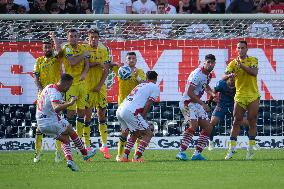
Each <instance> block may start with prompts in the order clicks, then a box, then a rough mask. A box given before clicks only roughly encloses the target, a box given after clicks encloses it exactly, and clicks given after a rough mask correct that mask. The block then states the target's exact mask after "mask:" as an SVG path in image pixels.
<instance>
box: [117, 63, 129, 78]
mask: <svg viewBox="0 0 284 189" xmlns="http://www.w3.org/2000/svg"><path fill="white" fill-rule="evenodd" d="M131 76H132V69H131V68H130V67H129V66H122V67H120V68H119V69H118V77H119V78H120V79H122V80H127V79H130V78H131Z"/></svg>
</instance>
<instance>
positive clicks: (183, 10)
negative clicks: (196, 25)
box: [176, 0, 196, 14]
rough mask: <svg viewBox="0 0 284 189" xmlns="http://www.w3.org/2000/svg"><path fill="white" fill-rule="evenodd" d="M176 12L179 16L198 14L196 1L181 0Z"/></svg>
mask: <svg viewBox="0 0 284 189" xmlns="http://www.w3.org/2000/svg"><path fill="white" fill-rule="evenodd" d="M176 10H177V11H178V14H191V13H195V12H196V4H195V0H180V1H179V5H178V6H177V8H176Z"/></svg>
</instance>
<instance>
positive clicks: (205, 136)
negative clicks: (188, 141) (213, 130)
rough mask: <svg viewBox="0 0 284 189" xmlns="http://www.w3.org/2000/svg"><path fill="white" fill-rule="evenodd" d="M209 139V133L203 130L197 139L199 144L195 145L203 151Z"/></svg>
mask: <svg viewBox="0 0 284 189" xmlns="http://www.w3.org/2000/svg"><path fill="white" fill-rule="evenodd" d="M208 139H209V136H208V134H207V133H206V131H204V130H202V131H201V132H200V135H199V138H198V140H197V145H196V147H195V149H196V151H197V152H199V153H201V152H202V151H203V149H204V148H205V147H206V145H207V142H208Z"/></svg>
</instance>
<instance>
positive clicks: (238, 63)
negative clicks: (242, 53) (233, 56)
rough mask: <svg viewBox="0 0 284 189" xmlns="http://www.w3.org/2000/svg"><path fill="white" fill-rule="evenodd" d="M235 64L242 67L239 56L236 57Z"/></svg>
mask: <svg viewBox="0 0 284 189" xmlns="http://www.w3.org/2000/svg"><path fill="white" fill-rule="evenodd" d="M236 66H237V67H238V68H241V67H242V62H241V58H240V57H238V58H237V63H236Z"/></svg>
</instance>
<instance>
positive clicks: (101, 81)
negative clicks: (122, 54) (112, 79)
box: [93, 64, 109, 92]
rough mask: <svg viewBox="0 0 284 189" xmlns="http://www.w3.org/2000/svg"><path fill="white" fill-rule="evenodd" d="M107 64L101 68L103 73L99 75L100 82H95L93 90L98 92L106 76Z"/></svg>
mask: <svg viewBox="0 0 284 189" xmlns="http://www.w3.org/2000/svg"><path fill="white" fill-rule="evenodd" d="M108 71H109V66H108V65H107V64H106V65H105V66H104V68H103V75H102V77H101V80H100V82H99V83H98V84H97V86H96V87H95V88H94V89H93V92H99V91H100V90H101V88H102V86H103V85H104V83H105V81H106V79H107V76H108Z"/></svg>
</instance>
